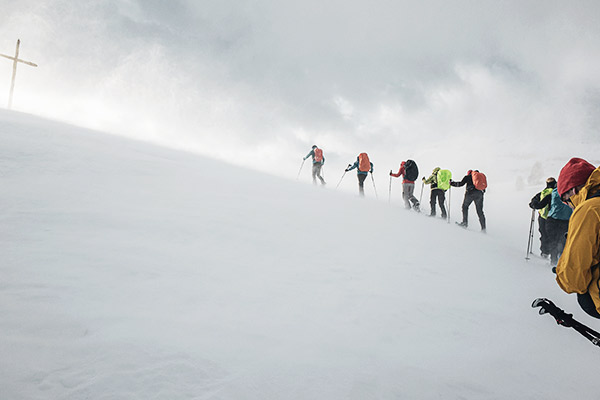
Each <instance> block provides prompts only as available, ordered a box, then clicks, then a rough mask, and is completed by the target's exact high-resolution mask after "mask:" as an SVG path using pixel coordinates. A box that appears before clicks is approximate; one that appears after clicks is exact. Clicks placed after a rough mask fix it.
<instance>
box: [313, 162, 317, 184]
mask: <svg viewBox="0 0 600 400" xmlns="http://www.w3.org/2000/svg"><path fill="white" fill-rule="evenodd" d="M317 165H318V164H313V165H312V179H313V185H316V184H317V173H318V168H317Z"/></svg>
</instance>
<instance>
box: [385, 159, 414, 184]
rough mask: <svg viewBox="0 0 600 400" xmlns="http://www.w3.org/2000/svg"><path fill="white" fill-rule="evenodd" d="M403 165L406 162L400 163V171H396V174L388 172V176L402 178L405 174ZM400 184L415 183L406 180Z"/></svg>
mask: <svg viewBox="0 0 600 400" xmlns="http://www.w3.org/2000/svg"><path fill="white" fill-rule="evenodd" d="M404 164H406V161H402V163H401V164H400V169H399V170H398V173H397V174H392V173H391V172H390V176H393V177H395V178H398V177H399V176H400V175H402V177H404V174H405V173H406V171H405V170H404ZM402 183H415V181H409V180H408V179H403V180H402Z"/></svg>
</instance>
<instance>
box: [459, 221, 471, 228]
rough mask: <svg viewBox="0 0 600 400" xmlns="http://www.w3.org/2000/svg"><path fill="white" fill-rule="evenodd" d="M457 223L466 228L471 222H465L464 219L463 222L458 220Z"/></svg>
mask: <svg viewBox="0 0 600 400" xmlns="http://www.w3.org/2000/svg"><path fill="white" fill-rule="evenodd" d="M456 225H458V226H460V227H463V228H466V227H467V226H469V224H467V223H466V222H464V221H463V222H457V223H456Z"/></svg>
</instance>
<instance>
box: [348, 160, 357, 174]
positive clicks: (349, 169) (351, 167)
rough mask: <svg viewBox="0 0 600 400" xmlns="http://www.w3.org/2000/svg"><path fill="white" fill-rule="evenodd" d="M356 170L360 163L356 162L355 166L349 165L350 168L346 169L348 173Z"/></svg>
mask: <svg viewBox="0 0 600 400" xmlns="http://www.w3.org/2000/svg"><path fill="white" fill-rule="evenodd" d="M354 168H358V161H356V162H355V163H354V164H353V165H350V164H348V168H346V172H348V171H352V170H353V169H354Z"/></svg>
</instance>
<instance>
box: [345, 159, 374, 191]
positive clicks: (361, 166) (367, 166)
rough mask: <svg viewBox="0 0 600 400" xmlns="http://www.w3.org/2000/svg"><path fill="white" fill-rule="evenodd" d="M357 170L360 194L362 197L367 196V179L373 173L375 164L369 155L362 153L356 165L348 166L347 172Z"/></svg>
mask: <svg viewBox="0 0 600 400" xmlns="http://www.w3.org/2000/svg"><path fill="white" fill-rule="evenodd" d="M354 168H356V177H357V178H358V193H359V194H360V195H361V196H364V195H365V185H364V183H365V179H367V175H369V172H370V173H373V163H372V162H371V161H370V160H369V156H368V155H367V153H360V154H359V155H358V157H356V161H355V162H354V164H352V165H350V164H348V168H346V172H348V171H352V170H353V169H354Z"/></svg>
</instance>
